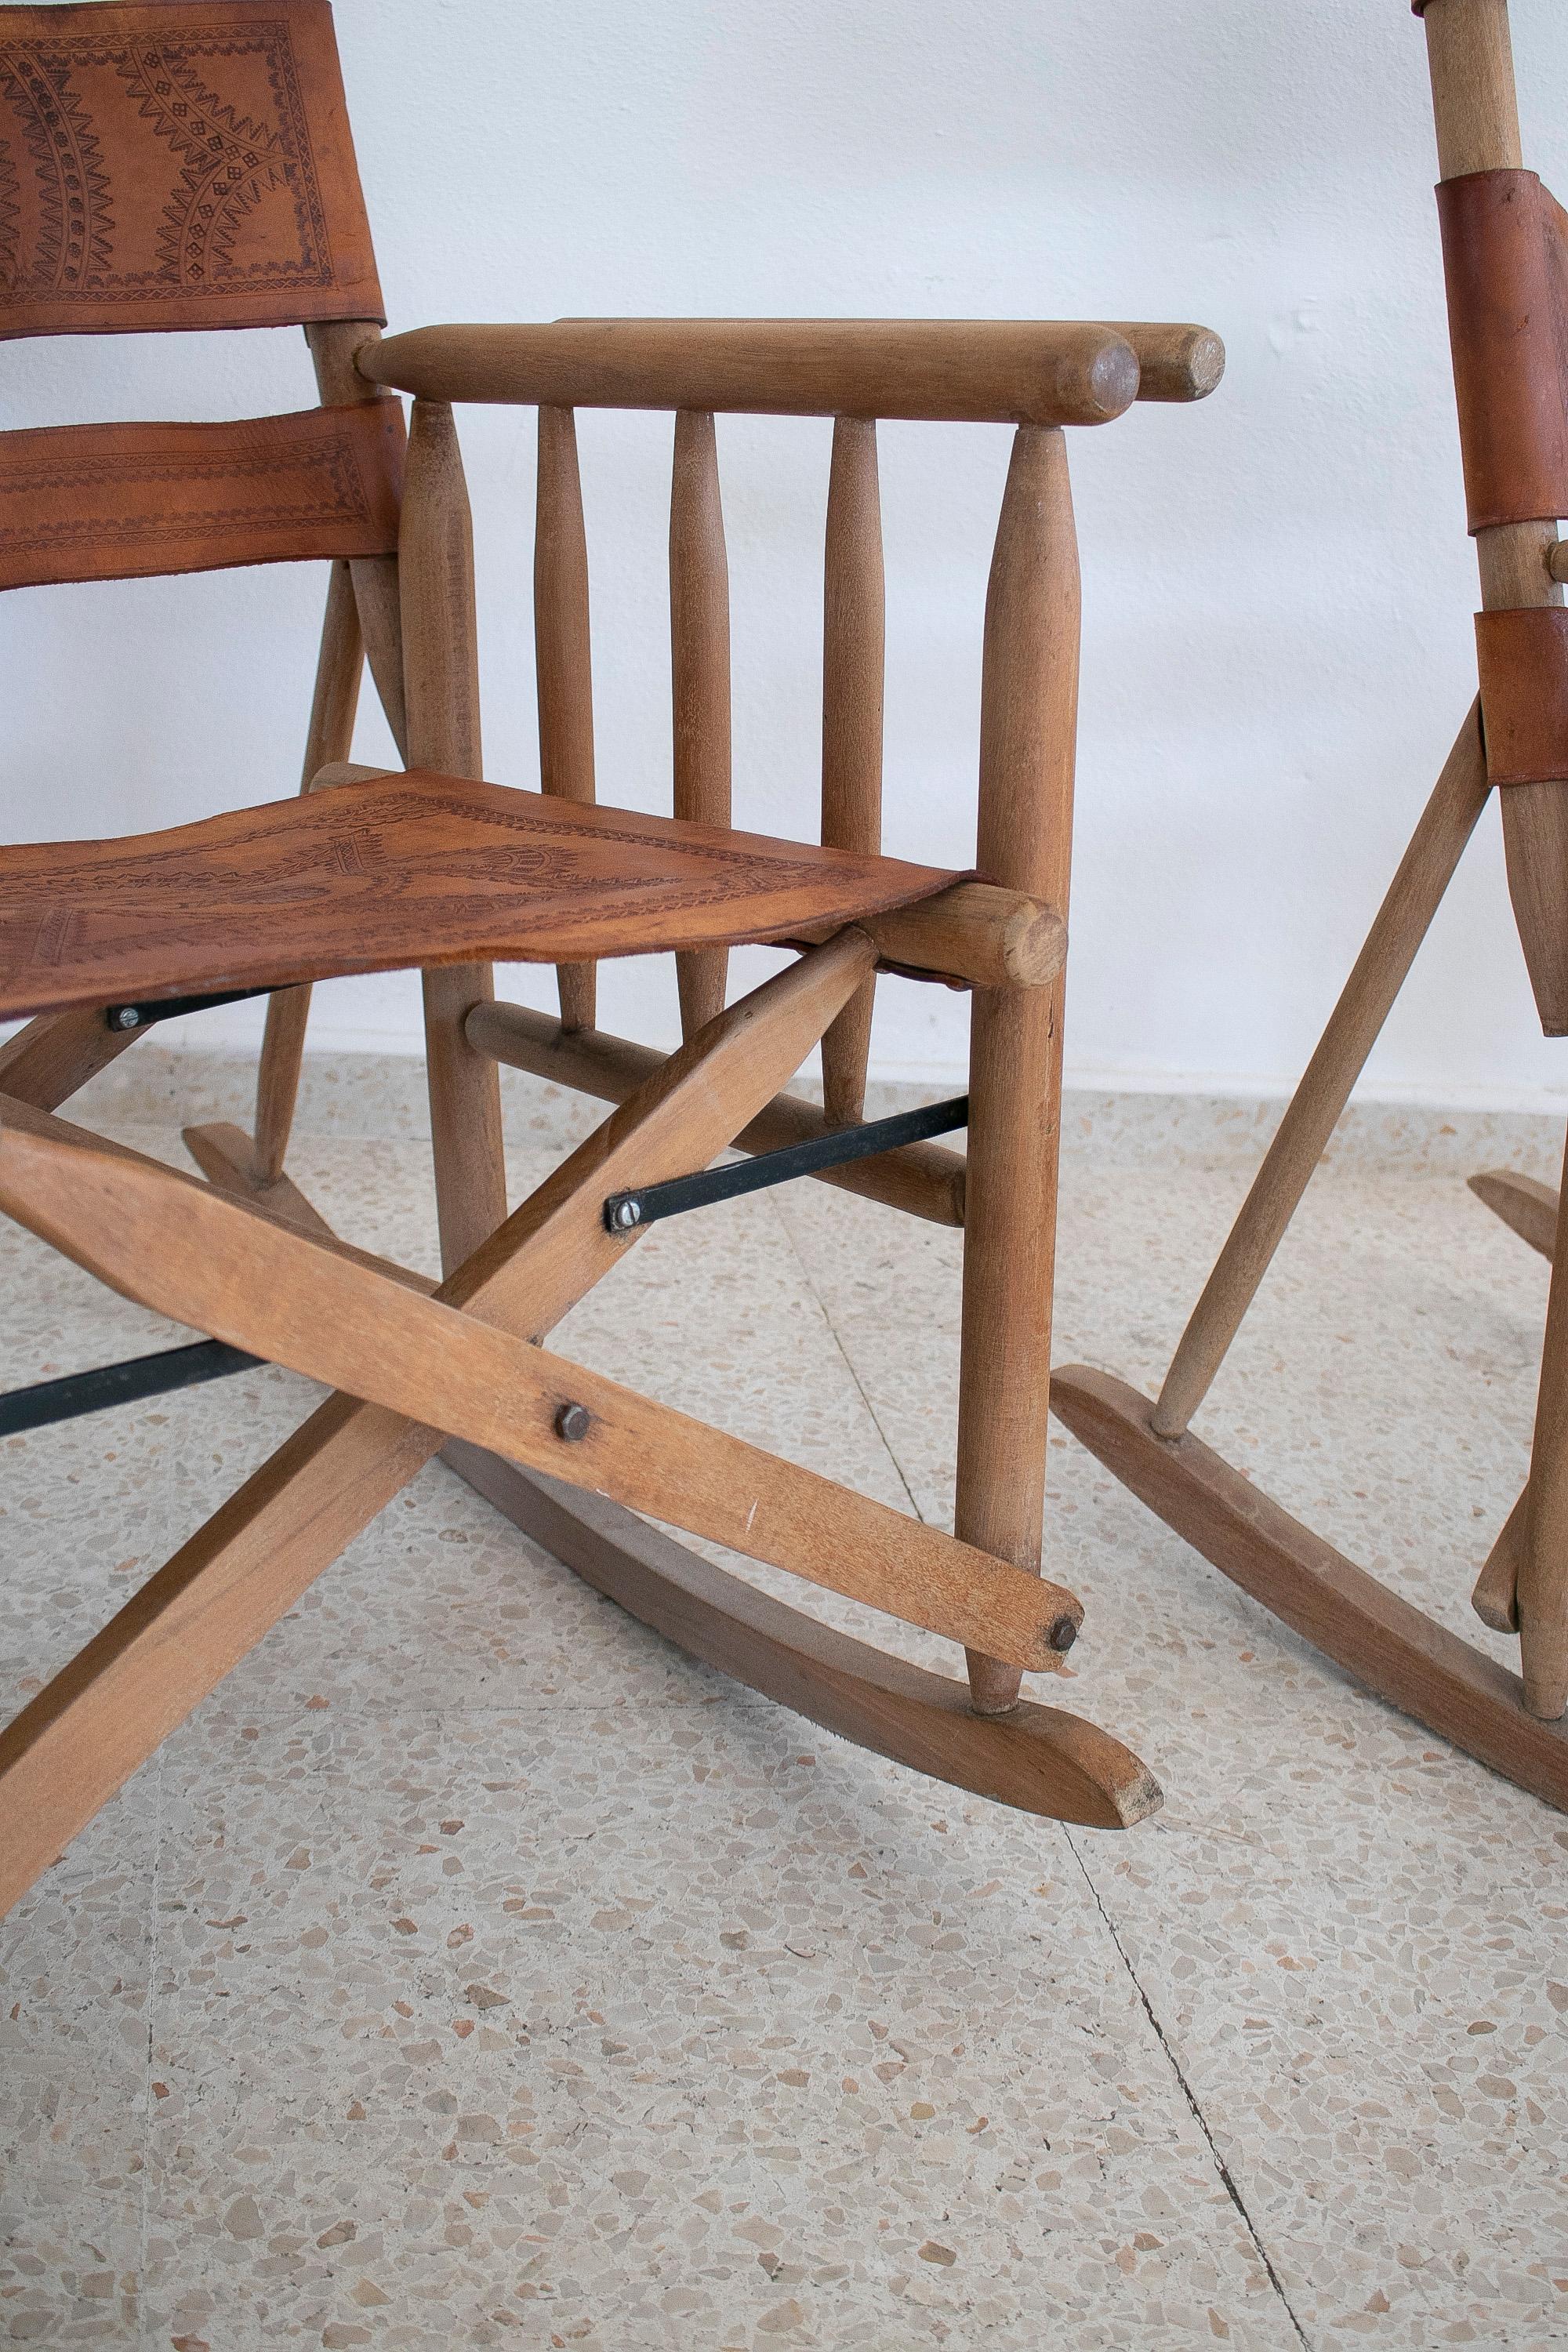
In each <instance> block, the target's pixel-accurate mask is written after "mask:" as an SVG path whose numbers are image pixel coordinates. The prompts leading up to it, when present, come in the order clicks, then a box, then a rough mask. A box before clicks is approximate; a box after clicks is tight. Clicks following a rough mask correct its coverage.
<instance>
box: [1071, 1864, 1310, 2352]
mask: <svg viewBox="0 0 1568 2352" xmlns="http://www.w3.org/2000/svg"><path fill="white" fill-rule="evenodd" d="M1062 1835H1063V1837H1064V1838H1065V1839H1066V1840H1067V1843H1068V1853H1070V1854H1071V1855H1072V1858H1073V1860H1074V1861H1075V1862H1076V1863H1077V1864H1078V1866H1079V1870H1080V1871H1081V1872H1082V1873H1083V1883H1084V1885H1086V1886H1087V1887H1088V1889H1089V1895H1090V1896H1091V1898H1092V1900H1093V1903H1094V1907H1095V1909H1096V1910H1097V1911H1098V1912H1099V1914H1100V1918H1101V1919H1102V1921H1103V1922H1104V1925H1105V1932H1106V1934H1107V1935H1108V1936H1109V1937H1110V1940H1111V1942H1112V1943H1113V1944H1114V1945H1115V1947H1116V1955H1117V1958H1119V1959H1120V1961H1121V1965H1122V1967H1123V1968H1124V1969H1126V1971H1127V1974H1128V1977H1129V1979H1130V1980H1131V1986H1132V1990H1133V1991H1134V1992H1135V1993H1136V1994H1137V1996H1138V1999H1139V2001H1140V2002H1141V2004H1142V2010H1143V2014H1144V2016H1145V2017H1146V2018H1147V2019H1148V2021H1149V2023H1150V2025H1151V2027H1152V2030H1153V2034H1154V2039H1155V2041H1156V2042H1158V2043H1159V2045H1160V2048H1161V2051H1162V2052H1163V2055H1164V2058H1165V2062H1166V2063H1167V2065H1168V2066H1169V2067H1170V2069H1171V2072H1172V2074H1173V2075H1174V2076H1175V2078H1176V2082H1177V2084H1178V2086H1179V2087H1180V2090H1181V2094H1182V2096H1183V2097H1184V2099H1185V2101H1186V2103H1187V2105H1188V2106H1189V2107H1190V2108H1191V2110H1192V2116H1193V2121H1194V2123H1195V2124H1196V2125H1197V2127H1198V2129H1199V2131H1201V2132H1202V2134H1203V2136H1204V2141H1205V2146H1206V2147H1207V2148H1208V2152H1209V2155H1210V2157H1211V2158H1213V2161H1214V2168H1215V2171H1216V2172H1217V2173H1218V2175H1219V2177H1220V2181H1221V2184H1222V2186H1223V2187H1224V2189H1225V2193H1226V2196H1227V2197H1228V2198H1229V2199H1230V2201H1231V2203H1232V2204H1233V2205H1234V2206H1235V2208H1236V2210H1237V2214H1238V2215H1239V2216H1240V2219H1241V2223H1242V2227H1243V2228H1244V2229H1245V2230H1246V2231H1247V2236H1248V2238H1250V2240H1251V2241H1252V2244H1253V2249H1254V2251H1255V2252H1256V2253H1257V2255H1258V2261H1259V2262H1260V2263H1262V2265H1263V2267H1264V2270H1265V2272H1266V2273H1268V2284H1269V2285H1270V2286H1271V2287H1272V2288H1273V2289H1274V2292H1275V2294H1277V2295H1278V2296H1279V2301H1280V2303H1281V2304H1282V2305H1283V2306H1284V2310H1285V2316H1286V2318H1287V2319H1288V2320H1289V2323H1290V2325H1291V2326H1292V2327H1293V2328H1294V2330H1295V2332H1296V2336H1297V2340H1298V2341H1299V2342H1300V2344H1301V2345H1302V2346H1303V2347H1305V2352H1311V2343H1310V2338H1309V2336H1308V2335H1307V2331H1306V2329H1305V2328H1304V2327H1303V2326H1302V2325H1301V2323H1300V2320H1299V2319H1298V2318H1297V2316H1296V2314H1295V2312H1294V2310H1293V2309H1292V2308H1291V2305H1290V2298H1289V2295H1288V2294H1286V2292H1285V2285H1284V2282H1283V2280H1282V2279H1281V2278H1280V2276H1279V2272H1278V2271H1277V2270H1276V2269H1275V2267H1274V2264H1273V2262H1272V2260H1271V2259H1270V2257H1269V2253H1268V2248H1267V2247H1266V2246H1265V2244H1264V2242H1263V2240H1262V2239H1261V2237H1259V2235H1258V2225H1257V2223H1256V2222H1255V2221H1253V2218H1252V2216H1251V2214H1250V2213H1249V2212H1248V2211H1247V2207H1246V2205H1245V2203H1244V2202H1243V2200H1242V2195H1241V2191H1240V2189H1238V2188H1237V2185H1236V2179H1235V2177H1234V2175H1233V2174H1232V2172H1231V2169H1230V2167H1229V2165H1228V2164H1226V2160H1225V2158H1224V2157H1223V2156H1222V2155H1221V2154H1220V2152H1219V2148H1218V2146H1217V2144H1216V2142H1215V2136H1214V2134H1213V2132H1212V2131H1211V2130H1210V2129H1209V2126H1208V2119H1207V2117H1206V2116H1205V2114H1204V2111H1203V2109H1202V2107H1200V2106H1199V2105H1198V2102H1197V2098H1196V2095H1195V2094H1194V2090H1193V2086H1192V2084H1191V2083H1189V2082H1188V2080H1187V2077H1186V2074H1185V2073H1184V2070H1183V2067H1182V2063H1181V2060H1180V2059H1179V2058H1178V2057H1177V2055H1176V2053H1175V2052H1174V2051H1173V2049H1172V2047H1171V2044H1170V2042H1169V2041H1168V2039H1167V2038H1166V2034H1165V2029H1164V2027H1163V2025H1162V2024H1161V2022H1160V2021H1159V2019H1158V2018H1157V2017H1156V2016H1155V2014H1154V2004H1153V2002H1152V2000H1150V1998H1149V1996H1148V1994H1147V1993H1146V1992H1145V1991H1144V1990H1143V1987H1142V1982H1141V1981H1140V1979H1139V1975H1138V1971H1137V1969H1135V1968H1134V1967H1133V1965H1132V1962H1131V1959H1130V1958H1129V1957H1128V1952H1127V1947H1126V1946H1125V1944H1123V1942H1122V1940H1121V1937H1120V1936H1119V1935H1118V1934H1117V1932H1116V1928H1115V1926H1114V1924H1113V1923H1112V1920H1111V1917H1110V1912H1109V1911H1108V1910H1107V1909H1106V1907H1105V1905H1104V1904H1103V1903H1102V1902H1101V1900H1100V1889H1099V1887H1098V1886H1096V1885H1095V1883H1094V1880H1093V1878H1092V1877H1091V1876H1090V1874H1089V1864H1087V1863H1086V1862H1085V1860H1084V1858H1083V1856H1082V1854H1081V1853H1079V1849H1078V1844H1077V1842H1076V1840H1075V1839H1074V1837H1073V1833H1072V1831H1071V1829H1070V1828H1069V1827H1068V1824H1067V1823H1066V1822H1063V1824H1062Z"/></svg>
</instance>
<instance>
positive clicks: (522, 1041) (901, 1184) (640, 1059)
mask: <svg viewBox="0 0 1568 2352" xmlns="http://www.w3.org/2000/svg"><path fill="white" fill-rule="evenodd" d="M468 1039H469V1042H470V1044H472V1045H477V1046H478V1047H479V1050H480V1052H481V1053H486V1054H493V1055H494V1056H495V1058H496V1060H497V1061H498V1062H505V1063H506V1064H507V1065H508V1066H509V1067H510V1068H511V1069H514V1070H531V1071H532V1072H533V1074H534V1076H536V1077H542V1078H548V1079H549V1080H550V1081H551V1082H552V1085H555V1086H563V1087H573V1088H574V1090H575V1091H576V1092H577V1093H579V1094H586V1095H595V1096H597V1097H598V1098H599V1099H600V1101H602V1102H626V1101H627V1100H628V1099H629V1098H630V1097H631V1096H632V1095H633V1094H634V1093H635V1092H636V1090H637V1087H641V1086H646V1085H647V1082H648V1081H649V1079H650V1078H653V1077H656V1076H658V1072H659V1071H660V1069H661V1068H663V1067H664V1066H665V1063H666V1058H667V1057H666V1056H665V1055H663V1054H660V1053H658V1051H657V1050H656V1049H655V1048H654V1047H653V1046H651V1045H633V1044H632V1043H631V1041H630V1040H629V1039H628V1038H625V1037H612V1036H608V1035H606V1034H605V1032H604V1031H603V1030H599V1029H584V1030H568V1029H563V1028H562V1027H561V1026H560V1025H559V1024H557V1023H556V1022H554V1021H552V1019H551V1018H550V1015H549V1014H548V1013H534V1012H532V1011H531V1010H530V1008H529V1007H528V1006H527V1005H525V1004H487V1005H481V1006H480V1007H479V1009H478V1010H477V1011H475V1012H474V1013H470V1014H469V1016H468ZM827 1131H828V1129H827V1120H826V1117H825V1116H824V1114H823V1112H822V1111H821V1110H820V1109H819V1108H818V1107H817V1105H816V1103H812V1102H805V1101H804V1100H803V1099H802V1098H801V1097H799V1096H798V1095H790V1094H780V1095H775V1096H774V1097H773V1100H772V1102H770V1103H769V1104H768V1105H767V1106H766V1107H765V1108H764V1109H763V1110H761V1111H760V1112H759V1113H758V1114H757V1116H756V1117H755V1118H753V1119H752V1120H751V1121H750V1123H749V1124H748V1125H747V1126H745V1127H744V1128H742V1129H741V1130H740V1132H739V1133H738V1134H737V1135H736V1136H735V1137H734V1138H733V1140H734V1142H735V1143H736V1144H737V1146H738V1147H739V1148H740V1150H742V1151H780V1150H784V1147H785V1146H786V1145H787V1144H791V1143H807V1142H811V1141H813V1140H815V1139H816V1137H817V1136H820V1135H825V1134H826V1133H827ZM964 1168H965V1163H964V1159H963V1153H962V1152H959V1151H950V1150H947V1149H945V1147H944V1146H943V1145H942V1144H940V1143H907V1144H905V1145H903V1147H902V1148H901V1149H900V1150H897V1151H883V1152H879V1153H878V1154H876V1156H875V1157H874V1158H872V1159H869V1160H855V1161H854V1162H852V1163H851V1164H850V1165H849V1166H847V1167H844V1168H824V1169H820V1170H817V1171H815V1174H814V1179H813V1181H816V1182H817V1183H822V1184H836V1185H837V1186H838V1187H839V1189H840V1190H841V1191H843V1192H858V1193H860V1194H861V1195H862V1197H863V1198H865V1199H866V1200H868V1201H881V1202H885V1204H886V1205H887V1206H888V1207H889V1208H893V1209H902V1210H903V1211H904V1212H905V1213H906V1214H907V1215H910V1216H913V1217H924V1218H926V1219H927V1220H928V1221H929V1222H930V1223H932V1224H937V1225H962V1224H963V1181H964Z"/></svg>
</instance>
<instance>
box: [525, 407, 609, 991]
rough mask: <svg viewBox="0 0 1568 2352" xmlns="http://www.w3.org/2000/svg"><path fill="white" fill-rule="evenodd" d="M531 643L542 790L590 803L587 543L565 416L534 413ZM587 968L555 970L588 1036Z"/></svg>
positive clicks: (591, 973)
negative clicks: (535, 486) (536, 455)
mask: <svg viewBox="0 0 1568 2352" xmlns="http://www.w3.org/2000/svg"><path fill="white" fill-rule="evenodd" d="M533 642H534V656H535V662H536V665H537V674H538V689H539V776H540V782H541V784H542V788H543V790H544V791H545V792H547V793H555V794H556V795H557V796H558V797H559V798H560V799H562V800H567V801H587V802H591V801H592V800H593V798H594V796H595V792H594V671H593V657H592V652H591V646H590V638H589V628H588V541H587V535H586V533H585V531H584V527H583V485H582V479H581V477H580V475H579V473H578V469H577V420H576V416H575V415H574V412H573V411H572V410H571V409H570V408H542V409H541V410H540V412H539V485H538V497H537V503H536V508H535V525H534V536H533ZM555 977H556V985H557V987H558V988H559V990H560V993H561V1020H562V1024H563V1027H565V1028H567V1029H591V1028H592V1027H593V1026H594V1014H595V966H594V965H593V964H592V963H563V964H557V965H556V967H555Z"/></svg>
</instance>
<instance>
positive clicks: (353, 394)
mask: <svg viewBox="0 0 1568 2352" xmlns="http://www.w3.org/2000/svg"><path fill="white" fill-rule="evenodd" d="M380 331H381V330H380V329H379V327H376V326H375V325H374V324H373V323H372V322H370V321H368V320H363V319H334V320H323V321H318V322H316V323H315V324H313V325H311V326H309V327H307V328H306V330H305V341H306V342H307V343H308V345H309V346H310V358H311V361H312V362H313V363H314V366H315V371H316V391H317V394H318V396H319V398H320V399H321V404H322V405H323V406H324V407H337V406H341V405H342V404H345V403H347V402H350V401H361V400H374V398H375V396H376V387H375V386H374V384H372V383H367V382H366V380H365V378H364V377H363V375H361V374H360V373H359V371H358V370H357V368H356V367H355V366H354V353H355V352H356V351H357V350H360V349H363V347H364V346H365V345H366V344H367V343H369V342H372V341H374V340H375V338H376V337H377V336H378V335H379V334H380ZM366 656H368V657H369V660H370V667H371V675H372V677H374V680H375V687H376V692H377V693H378V694H379V696H380V698H381V702H382V707H383V709H384V710H385V712H386V716H387V722H388V724H389V725H390V727H391V729H392V732H393V736H394V738H395V741H396V744H397V748H398V751H399V754H400V755H405V751H406V725H405V717H404V708H403V640H402V623H401V619H400V615H399V606H398V593H397V558H396V556H395V555H362V556H355V557H353V558H352V559H351V560H350V561H349V562H346V563H334V564H333V566H332V570H331V577H330V579H329V582H328V586H327V610H326V616H325V619H324V620H323V622H322V625H321V657H320V659H319V661H318V663H317V665H316V689H315V698H314V700H313V702H312V704H311V708H310V728H309V730H307V734H306V739H305V761H304V774H303V777H302V779H301V782H302V787H303V789H304V790H305V791H307V792H308V791H309V790H310V779H311V778H312V777H313V776H314V774H315V773H316V771H317V769H318V768H321V767H325V766H326V765H327V764H328V762H329V761H338V760H346V759H347V758H348V756H349V754H350V752H351V751H352V750H353V730H354V717H355V713H356V711H357V709H358V708H359V690H360V678H361V675H362V673H363V667H364V662H365V658H366ZM309 1020H310V990H309V989H308V988H290V989H280V990H279V992H278V993H277V995H275V996H274V997H273V998H272V999H271V1001H270V1003H268V1007H267V1030H266V1034H265V1036H264V1038H263V1040H262V1046H261V1060H260V1064H259V1066H258V1070H257V1077H256V1137H255V1143H254V1145H253V1148H252V1152H251V1163H250V1169H249V1171H248V1172H249V1175H250V1178H251V1181H252V1182H253V1183H254V1184H255V1185H257V1186H258V1187H259V1188H262V1189H265V1188H266V1187H267V1186H268V1185H271V1184H276V1183H277V1182H278V1181H279V1177H280V1176H281V1175H282V1173H283V1160H284V1156H285V1154H286V1153H287V1151H288V1149H289V1130H290V1129H291V1128H292V1126H293V1123H294V1103H295V1098H296V1097H297V1096H298V1093H299V1090H300V1060H301V1057H302V1056H303V1054H304V1050H305V1028H306V1024H307V1023H308V1021H309Z"/></svg>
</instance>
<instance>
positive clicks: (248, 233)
mask: <svg viewBox="0 0 1568 2352" xmlns="http://www.w3.org/2000/svg"><path fill="white" fill-rule="evenodd" d="M382 317H383V311H382V304H381V289H380V287H379V285H378V284H377V282H376V275H375V258H374V254H373V252H372V250H371V242H370V230H369V227H368V225H367V223H366V220H365V214H364V203H363V197H362V195H361V194H360V184H359V173H358V170H357V167H356V165H355V163H354V153H353V142H352V141H351V139H350V136H349V126H348V115H347V111H346V110H345V107H344V103H343V90H342V78H341V76H340V74H339V70H338V58H337V47H336V44H335V42H334V39H333V37H332V19H331V7H330V6H329V5H328V0H253V5H247V0H134V5H121V0H93V5H78V6H68V7H0V337H15V336H19V335H46V334H124V333H131V332H133V331H148V330H154V331H166V330H169V329H176V328H216V327H262V326H299V325H309V326H314V325H321V324H323V323H324V322H327V321H330V320H364V321H365V322H366V323H367V327H368V325H370V324H372V323H378V322H379V321H380V320H381V319H382ZM340 397H341V395H340ZM403 446H404V432H403V415H402V408H401V404H400V403H398V402H397V401H395V400H380V399H372V398H369V397H367V398H366V399H365V400H364V401H363V403H356V404H352V405H347V406H337V407H331V408H318V409H312V410H308V411H304V412H301V413H300V414H298V415H291V416H281V417H258V418H252V419H247V420H246V421H244V422H241V423H236V424H215V425H61V426H56V427H53V428H50V429H47V430H44V431H41V432H18V433H7V434H0V589H5V588H16V587H24V586H30V585H36V584H37V583H43V582H58V581H68V580H108V579H125V578H130V577H135V576H144V575H146V574H149V573H155V572H198V571H211V570H216V569H219V568H221V567H225V566H227V565H229V564H237V563H266V562H289V561H297V560H303V559H309V558H321V557H342V556H368V555H380V554H386V553H390V552H392V551H394V550H395V547H396V544H397V514H398V500H399V493H400V489H401V485H402V470H403Z"/></svg>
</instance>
